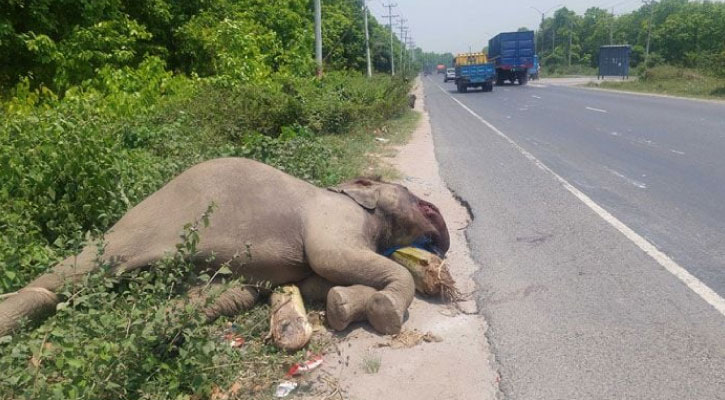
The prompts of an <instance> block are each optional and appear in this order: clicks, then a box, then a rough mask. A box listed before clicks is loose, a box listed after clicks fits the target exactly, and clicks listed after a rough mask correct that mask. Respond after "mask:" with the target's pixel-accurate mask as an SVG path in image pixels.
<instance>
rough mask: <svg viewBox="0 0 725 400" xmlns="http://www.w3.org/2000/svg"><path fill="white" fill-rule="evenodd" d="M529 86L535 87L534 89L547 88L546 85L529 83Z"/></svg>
mask: <svg viewBox="0 0 725 400" xmlns="http://www.w3.org/2000/svg"><path fill="white" fill-rule="evenodd" d="M529 86H531V87H535V88H545V87H547V86H546V85H542V84H540V83H529Z"/></svg>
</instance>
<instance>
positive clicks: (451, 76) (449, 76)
mask: <svg viewBox="0 0 725 400" xmlns="http://www.w3.org/2000/svg"><path fill="white" fill-rule="evenodd" d="M455 80H456V69H455V68H448V69H447V70H446V77H445V78H443V82H448V81H455Z"/></svg>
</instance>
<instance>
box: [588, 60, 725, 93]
mask: <svg viewBox="0 0 725 400" xmlns="http://www.w3.org/2000/svg"><path fill="white" fill-rule="evenodd" d="M591 86H595V87H602V88H607V89H618V90H630V91H635V92H647V93H659V94H666V95H673V96H686V97H699V98H712V99H725V77H718V76H715V75H707V74H706V73H704V72H702V71H700V70H696V69H691V68H681V67H674V66H671V65H662V66H658V67H653V68H649V69H646V70H644V72H643V73H642V74H641V76H639V78H638V79H636V80H634V81H603V82H598V83H592V84H591Z"/></svg>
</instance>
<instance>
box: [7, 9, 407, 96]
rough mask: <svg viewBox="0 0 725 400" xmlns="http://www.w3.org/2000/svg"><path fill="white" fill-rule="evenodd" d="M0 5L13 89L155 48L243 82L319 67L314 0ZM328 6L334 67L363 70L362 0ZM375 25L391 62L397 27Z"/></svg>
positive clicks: (72, 80)
mask: <svg viewBox="0 0 725 400" xmlns="http://www.w3.org/2000/svg"><path fill="white" fill-rule="evenodd" d="M0 10H1V11H0V54H3V63H2V64H0V88H5V89H7V88H9V87H12V86H13V85H15V84H16V83H17V82H18V81H20V80H21V79H22V78H25V77H27V78H29V79H30V81H31V83H32V84H34V85H35V86H37V85H40V84H43V85H44V86H46V87H49V88H51V89H53V90H64V89H66V88H68V87H70V86H72V85H77V84H80V83H82V82H84V81H85V80H87V79H90V78H92V77H93V76H94V74H95V72H96V71H97V70H98V69H99V68H102V67H104V66H108V67H112V68H120V67H125V66H130V67H135V66H138V65H139V64H140V63H141V62H142V61H143V60H144V59H147V58H149V57H157V58H160V59H161V60H162V61H163V62H164V63H165V64H166V66H167V68H168V69H169V70H172V71H175V72H180V73H184V74H189V75H191V74H195V75H197V76H202V77H204V76H214V75H224V76H229V77H231V78H233V79H237V80H241V81H250V80H257V79H260V78H264V77H267V76H269V75H271V74H283V75H293V76H305V75H308V74H311V73H312V71H313V70H314V62H313V47H314V46H313V43H314V34H313V32H314V29H313V28H314V26H313V12H312V1H310V0H278V1H273V2H270V1H266V0H219V1H209V0H154V1H141V0H0ZM323 15H324V18H323V45H324V46H323V48H324V53H325V64H326V67H327V68H330V69H338V70H339V69H345V70H359V71H362V70H364V68H365V52H364V43H365V42H364V40H365V38H364V30H363V17H362V8H361V3H360V2H359V1H356V0H327V1H324V2H323ZM370 32H371V46H372V57H373V65H374V68H375V69H376V70H378V71H387V70H388V69H389V65H390V49H389V38H390V37H389V36H388V32H387V30H386V29H385V28H384V27H383V26H381V25H380V24H378V23H377V21H376V20H375V19H374V18H370ZM395 45H396V50H395V51H396V54H397V52H398V51H399V49H400V42H399V41H398V40H397V38H396V39H395Z"/></svg>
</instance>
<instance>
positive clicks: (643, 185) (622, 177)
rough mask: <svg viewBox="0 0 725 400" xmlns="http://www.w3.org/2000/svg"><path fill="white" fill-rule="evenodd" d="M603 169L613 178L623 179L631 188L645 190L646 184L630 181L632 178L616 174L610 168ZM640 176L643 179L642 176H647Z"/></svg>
mask: <svg viewBox="0 0 725 400" xmlns="http://www.w3.org/2000/svg"><path fill="white" fill-rule="evenodd" d="M604 168H605V169H606V170H607V171H609V172H610V173H611V174H612V175H614V176H616V177H618V178H621V179H624V180H625V181H627V182H628V183H630V184H631V185H633V186H636V187H638V188H640V189H647V184H646V183H642V182H640V181H636V180H634V179H632V178H630V177H628V176H625V175H624V174H622V173H620V172H617V171H615V170H613V169H611V168H607V167H604ZM642 176H643V177H644V176H647V175H642Z"/></svg>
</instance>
